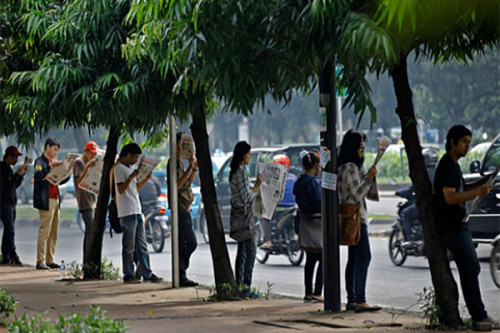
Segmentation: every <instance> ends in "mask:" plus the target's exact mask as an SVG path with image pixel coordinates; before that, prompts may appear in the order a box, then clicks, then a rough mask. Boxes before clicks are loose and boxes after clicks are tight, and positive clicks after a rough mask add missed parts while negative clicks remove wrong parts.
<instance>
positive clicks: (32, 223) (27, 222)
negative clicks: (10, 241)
mask: <svg viewBox="0 0 500 333" xmlns="http://www.w3.org/2000/svg"><path fill="white" fill-rule="evenodd" d="M74 222H75V220H70V219H64V220H59V224H60V225H61V226H62V227H64V228H69V227H70V226H71V224H72V223H74ZM16 224H17V225H18V226H20V227H26V226H28V227H38V226H40V220H39V219H16Z"/></svg>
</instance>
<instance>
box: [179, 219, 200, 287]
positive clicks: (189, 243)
mask: <svg viewBox="0 0 500 333" xmlns="http://www.w3.org/2000/svg"><path fill="white" fill-rule="evenodd" d="M197 246H198V241H197V240H196V235H195V234H194V230H193V220H192V217H191V212H190V211H186V212H179V280H180V281H183V280H186V279H187V274H186V271H187V269H188V268H189V260H190V258H191V255H192V254H193V252H194V250H196V247H197Z"/></svg>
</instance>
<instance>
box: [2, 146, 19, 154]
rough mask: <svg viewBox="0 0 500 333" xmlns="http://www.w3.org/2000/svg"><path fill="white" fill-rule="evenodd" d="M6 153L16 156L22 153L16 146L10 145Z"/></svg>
mask: <svg viewBox="0 0 500 333" xmlns="http://www.w3.org/2000/svg"><path fill="white" fill-rule="evenodd" d="M5 154H6V155H15V156H21V155H22V154H21V153H20V152H19V150H17V147H16V146H9V147H7V149H5Z"/></svg>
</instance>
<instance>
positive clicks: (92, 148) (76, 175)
mask: <svg viewBox="0 0 500 333" xmlns="http://www.w3.org/2000/svg"><path fill="white" fill-rule="evenodd" d="M97 149H99V146H98V145H97V143H95V142H94V141H89V142H87V144H86V145H85V149H84V150H83V154H82V156H80V157H79V158H77V159H76V160H75V163H74V164H73V180H74V183H75V195H76V203H77V205H78V210H79V212H80V214H81V215H82V219H83V222H84V223H85V235H84V237H83V265H84V266H85V265H86V264H87V260H86V258H85V257H86V254H87V253H88V252H89V242H90V229H91V226H92V221H94V211H95V208H96V203H97V197H96V195H95V194H93V193H91V192H88V191H84V190H81V189H80V187H79V185H80V183H81V181H82V180H83V178H84V177H85V175H86V174H87V172H88V170H89V169H90V168H91V167H93V166H94V165H95V161H94V157H95V156H96V154H97Z"/></svg>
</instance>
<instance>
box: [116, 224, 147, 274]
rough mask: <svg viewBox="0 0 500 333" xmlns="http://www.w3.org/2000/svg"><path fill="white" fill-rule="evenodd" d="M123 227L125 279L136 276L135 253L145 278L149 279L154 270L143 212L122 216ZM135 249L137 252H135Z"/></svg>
mask: <svg viewBox="0 0 500 333" xmlns="http://www.w3.org/2000/svg"><path fill="white" fill-rule="evenodd" d="M120 225H121V226H122V229H123V236H122V266H123V267H122V269H123V277H124V278H125V279H128V278H132V277H134V276H135V272H134V255H136V256H137V259H138V260H139V267H140V273H141V275H142V277H143V278H144V279H149V278H150V277H151V274H153V272H152V271H151V265H150V263H149V253H148V245H147V243H146V232H145V231H144V220H143V218H142V214H134V215H128V216H124V217H120ZM134 251H135V252H136V254H134Z"/></svg>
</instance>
